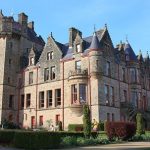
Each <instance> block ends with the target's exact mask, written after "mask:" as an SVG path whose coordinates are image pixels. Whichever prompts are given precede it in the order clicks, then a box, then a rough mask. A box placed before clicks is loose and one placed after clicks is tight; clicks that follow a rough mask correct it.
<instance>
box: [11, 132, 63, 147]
mask: <svg viewBox="0 0 150 150" xmlns="http://www.w3.org/2000/svg"><path fill="white" fill-rule="evenodd" d="M60 142H61V136H60V133H59V132H32V131H27V132H16V133H15V136H14V147H17V148H25V149H48V148H58V147H59V145H60Z"/></svg>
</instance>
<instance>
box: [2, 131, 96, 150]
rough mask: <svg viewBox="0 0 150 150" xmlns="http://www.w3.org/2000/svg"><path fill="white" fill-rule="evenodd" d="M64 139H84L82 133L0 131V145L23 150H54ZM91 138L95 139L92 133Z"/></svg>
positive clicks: (94, 133) (94, 134)
mask: <svg viewBox="0 0 150 150" xmlns="http://www.w3.org/2000/svg"><path fill="white" fill-rule="evenodd" d="M65 137H74V138H80V137H84V133H83V132H66V131H63V132H47V131H22V130H14V131H13V130H0V143H2V144H5V143H6V144H7V145H11V146H14V147H16V148H24V149H36V150H37V149H51V148H52V149H56V148H59V147H60V146H61V140H62V139H63V138H65ZM92 137H93V138H95V137H97V133H96V132H92Z"/></svg>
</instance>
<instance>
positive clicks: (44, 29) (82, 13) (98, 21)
mask: <svg viewBox="0 0 150 150" xmlns="http://www.w3.org/2000/svg"><path fill="white" fill-rule="evenodd" d="M0 9H2V10H3V13H4V15H11V14H12V13H13V15H14V18H15V19H16V20H17V14H18V13H20V12H25V13H26V14H27V15H28V16H29V21H32V20H34V21H35V30H36V31H37V33H38V34H40V35H42V37H43V38H44V39H45V40H46V39H47V37H48V36H49V35H50V32H53V36H54V38H55V39H56V40H57V41H59V42H62V43H67V42H68V28H69V27H72V26H73V27H76V28H78V29H79V30H81V31H82V33H83V37H86V36H89V35H91V34H92V33H93V28H94V24H95V26H96V29H97V30H98V29H100V28H103V27H104V25H105V23H107V26H108V30H109V33H110V36H111V38H112V41H113V43H114V46H115V45H116V44H117V43H119V42H120V40H122V41H123V42H124V41H125V39H126V36H127V37H128V41H129V42H130V44H131V46H132V48H133V49H134V51H135V52H136V54H138V52H139V50H140V49H141V50H142V52H143V55H146V52H147V51H148V52H149V54H150V1H149V0H53V1H52V0H0Z"/></svg>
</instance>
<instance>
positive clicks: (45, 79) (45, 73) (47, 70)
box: [44, 68, 49, 81]
mask: <svg viewBox="0 0 150 150" xmlns="http://www.w3.org/2000/svg"><path fill="white" fill-rule="evenodd" d="M47 80H49V68H45V69H44V81H47Z"/></svg>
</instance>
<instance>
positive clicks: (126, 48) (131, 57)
mask: <svg viewBox="0 0 150 150" xmlns="http://www.w3.org/2000/svg"><path fill="white" fill-rule="evenodd" d="M124 51H125V54H126V55H129V60H130V61H137V57H136V55H135V53H134V51H133V49H132V47H131V45H130V44H129V43H128V42H126V44H125V46H124Z"/></svg>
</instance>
